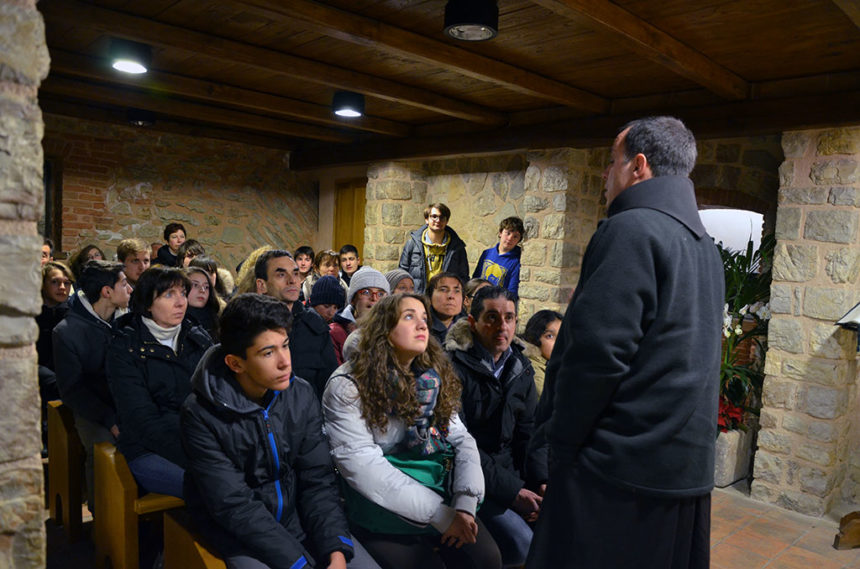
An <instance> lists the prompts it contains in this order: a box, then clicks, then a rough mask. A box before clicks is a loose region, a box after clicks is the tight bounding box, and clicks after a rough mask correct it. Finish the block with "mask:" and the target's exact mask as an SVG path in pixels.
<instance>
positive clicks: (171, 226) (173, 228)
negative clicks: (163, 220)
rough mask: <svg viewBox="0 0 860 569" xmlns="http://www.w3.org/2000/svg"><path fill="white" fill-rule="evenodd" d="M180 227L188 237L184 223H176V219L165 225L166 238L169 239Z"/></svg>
mask: <svg viewBox="0 0 860 569" xmlns="http://www.w3.org/2000/svg"><path fill="white" fill-rule="evenodd" d="M180 229H181V230H182V233H184V234H185V236H186V237H188V232H187V231H185V226H184V225H182V224H181V223H176V222H175V221H174V222H173V223H168V224H167V225H166V226H165V227H164V240H165V241H167V240H168V239H170V234H171V233H176V232H177V231H179V230H180Z"/></svg>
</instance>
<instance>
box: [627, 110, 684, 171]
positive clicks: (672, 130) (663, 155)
mask: <svg viewBox="0 0 860 569" xmlns="http://www.w3.org/2000/svg"><path fill="white" fill-rule="evenodd" d="M628 128H629V129H630V130H629V131H628V132H627V136H625V137H624V157H625V158H626V159H627V160H632V159H633V157H634V156H636V155H637V154H644V155H645V158H647V159H648V165H649V166H650V167H651V173H652V174H654V176H655V177H656V176H689V175H690V172H692V171H693V167H694V166H695V165H696V138H695V137H694V136H693V133H692V132H691V131H690V129H688V128H687V127H686V126H685V125H684V123H683V122H681V121H680V120H679V119H676V118H675V117H646V118H643V119H637V120H635V121H631V122H629V123H627V124H626V125H624V126H623V127H622V128H621V131H622V132H623V131H624V130H626V129H628Z"/></svg>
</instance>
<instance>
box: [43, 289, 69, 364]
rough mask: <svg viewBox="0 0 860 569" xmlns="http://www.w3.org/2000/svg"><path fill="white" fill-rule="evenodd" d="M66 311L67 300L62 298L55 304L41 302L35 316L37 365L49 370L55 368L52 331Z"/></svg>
mask: <svg viewBox="0 0 860 569" xmlns="http://www.w3.org/2000/svg"><path fill="white" fill-rule="evenodd" d="M68 313H69V301H68V300H64V301H63V302H61V303H59V304H57V305H56V306H48V305H47V304H43V305H42V311H41V312H40V313H39V315H38V316H36V324H38V326H39V339H38V340H36V353H38V354H39V365H40V366H45V367H46V368H48V369H49V370H51V371H53V370H54V369H56V368H55V364H54V337H53V331H54V328H56V326H57V324H59V323H60V322H62V321H63V318H65V317H66V314H68Z"/></svg>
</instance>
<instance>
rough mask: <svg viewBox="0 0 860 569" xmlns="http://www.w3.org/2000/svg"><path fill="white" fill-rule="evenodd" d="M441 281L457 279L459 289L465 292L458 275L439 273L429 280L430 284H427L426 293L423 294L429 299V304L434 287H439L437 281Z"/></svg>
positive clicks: (446, 272) (445, 272)
mask: <svg viewBox="0 0 860 569" xmlns="http://www.w3.org/2000/svg"><path fill="white" fill-rule="evenodd" d="M442 279H457V282H458V283H460V289H461V290H465V288H466V287H465V285H464V284H463V279H462V278H461V277H460V275H458V274H455V273H450V272H448V271H444V272H441V273H439V274H437V275H434V276H433V278H431V279H430V282H428V283H427V291H426V292H425V293H424V294H426V295H427V298H428V299H431V302H432V298H433V291H435V290H436V287H437V286H439V281H441V280H442ZM463 296H465V293H464V294H463Z"/></svg>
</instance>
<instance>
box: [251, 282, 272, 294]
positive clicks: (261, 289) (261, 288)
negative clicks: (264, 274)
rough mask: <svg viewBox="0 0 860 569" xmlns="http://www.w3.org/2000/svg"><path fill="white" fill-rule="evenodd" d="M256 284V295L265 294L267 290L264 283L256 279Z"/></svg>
mask: <svg viewBox="0 0 860 569" xmlns="http://www.w3.org/2000/svg"><path fill="white" fill-rule="evenodd" d="M254 282H255V283H256V284H257V294H266V293H267V292H269V291H268V289H267V288H266V281H264V280H263V279H257V280H256V281H254Z"/></svg>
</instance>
